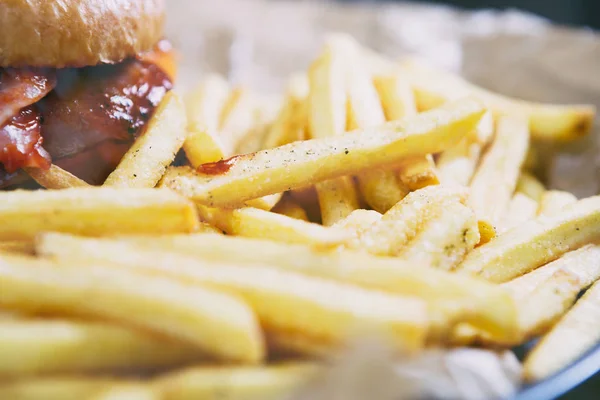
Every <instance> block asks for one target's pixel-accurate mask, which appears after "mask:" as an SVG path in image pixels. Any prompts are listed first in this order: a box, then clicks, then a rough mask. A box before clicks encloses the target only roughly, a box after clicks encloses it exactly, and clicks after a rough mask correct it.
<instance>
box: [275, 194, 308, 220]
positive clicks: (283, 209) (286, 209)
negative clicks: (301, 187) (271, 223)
mask: <svg viewBox="0 0 600 400" xmlns="http://www.w3.org/2000/svg"><path fill="white" fill-rule="evenodd" d="M272 211H273V212H275V213H277V214H281V215H285V216H288V217H290V218H295V219H300V220H302V221H306V222H308V215H307V214H306V210H304V208H302V207H301V206H300V205H299V204H298V203H297V202H296V201H295V200H294V198H293V197H292V195H291V194H289V193H287V194H284V195H283V197H282V198H281V200H279V203H277V205H276V206H275V208H273V210H272Z"/></svg>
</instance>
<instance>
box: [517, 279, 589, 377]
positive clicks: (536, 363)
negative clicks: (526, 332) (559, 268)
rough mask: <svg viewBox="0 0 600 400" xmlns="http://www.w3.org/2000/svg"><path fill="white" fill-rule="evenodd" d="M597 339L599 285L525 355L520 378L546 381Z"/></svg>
mask: <svg viewBox="0 0 600 400" xmlns="http://www.w3.org/2000/svg"><path fill="white" fill-rule="evenodd" d="M598 340H600V283H598V282H597V283H595V284H594V286H592V287H591V288H590V289H589V290H588V291H587V292H586V293H585V294H584V295H583V297H582V298H581V299H579V301H577V303H575V306H574V307H573V308H572V309H571V310H570V311H569V312H568V313H567V314H566V315H565V316H564V317H563V318H562V319H561V320H560V321H559V322H558V324H556V325H555V326H554V328H553V329H552V330H551V331H550V332H549V333H548V334H547V335H546V336H544V337H543V338H542V339H541V340H540V342H539V343H538V344H537V345H536V346H535V347H534V349H533V350H532V351H531V352H530V353H529V354H528V355H527V357H526V358H525V362H524V363H523V375H524V378H525V379H526V380H528V381H536V380H540V379H544V378H547V377H548V376H550V375H552V374H553V373H556V372H558V371H559V370H560V369H561V368H564V367H566V366H567V365H569V363H571V362H572V361H575V360H576V359H577V357H579V356H581V355H582V354H583V353H585V351H587V350H589V349H590V348H591V347H592V346H593V345H594V344H596V343H597V342H598Z"/></svg>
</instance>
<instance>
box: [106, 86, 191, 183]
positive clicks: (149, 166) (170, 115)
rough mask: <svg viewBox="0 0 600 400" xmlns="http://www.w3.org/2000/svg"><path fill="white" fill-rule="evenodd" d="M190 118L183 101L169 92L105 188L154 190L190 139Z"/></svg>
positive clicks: (110, 176) (107, 181) (111, 175)
mask: <svg viewBox="0 0 600 400" xmlns="http://www.w3.org/2000/svg"><path fill="white" fill-rule="evenodd" d="M186 128H187V119H186V115H185V109H184V106H183V104H182V102H181V99H180V98H179V97H177V95H176V94H175V93H174V92H169V93H167V95H166V96H165V98H164V99H163V100H162V102H161V103H160V105H159V106H158V108H157V109H156V111H155V113H154V115H153V116H152V119H150V123H149V124H148V127H147V128H146V131H145V132H144V134H143V135H142V136H140V137H138V138H137V139H136V141H135V143H133V145H132V146H131V147H130V148H129V150H127V153H125V155H124V156H123V158H122V159H121V162H120V163H119V165H118V166H117V168H115V170H114V171H113V172H111V174H110V175H109V176H108V178H106V181H105V182H104V185H105V186H118V187H136V188H145V187H154V186H156V184H157V183H158V181H159V180H160V178H161V177H162V176H163V174H164V173H165V169H166V168H167V166H168V165H169V164H171V163H172V162H173V160H174V159H175V156H176V155H177V152H178V151H179V149H180V148H181V146H182V145H183V142H184V140H185V138H186V136H187V129H186Z"/></svg>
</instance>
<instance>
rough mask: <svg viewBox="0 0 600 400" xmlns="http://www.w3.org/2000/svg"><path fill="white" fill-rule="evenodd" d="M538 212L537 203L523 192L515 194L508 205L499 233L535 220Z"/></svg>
mask: <svg viewBox="0 0 600 400" xmlns="http://www.w3.org/2000/svg"><path fill="white" fill-rule="evenodd" d="M537 210H538V203H537V201H535V200H533V199H532V198H531V197H529V196H527V195H526V194H523V193H521V192H517V193H515V194H514V196H513V197H512V199H511V200H510V203H508V209H507V211H506V215H505V217H504V219H503V221H502V222H501V223H500V224H499V226H498V232H499V233H504V232H506V231H509V230H511V229H513V228H515V227H517V226H520V225H521V224H524V223H525V222H527V221H529V220H531V219H533V218H535V216H536V212H537Z"/></svg>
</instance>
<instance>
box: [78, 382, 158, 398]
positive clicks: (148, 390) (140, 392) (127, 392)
mask: <svg viewBox="0 0 600 400" xmlns="http://www.w3.org/2000/svg"><path fill="white" fill-rule="evenodd" d="M162 398H163V397H162V394H161V393H159V391H158V389H156V388H154V387H153V385H151V384H149V383H145V382H139V383H138V382H136V383H131V382H129V383H115V384H112V385H110V386H109V387H107V388H105V389H102V390H100V391H99V392H98V393H96V394H95V395H94V396H91V397H90V398H89V400H162Z"/></svg>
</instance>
